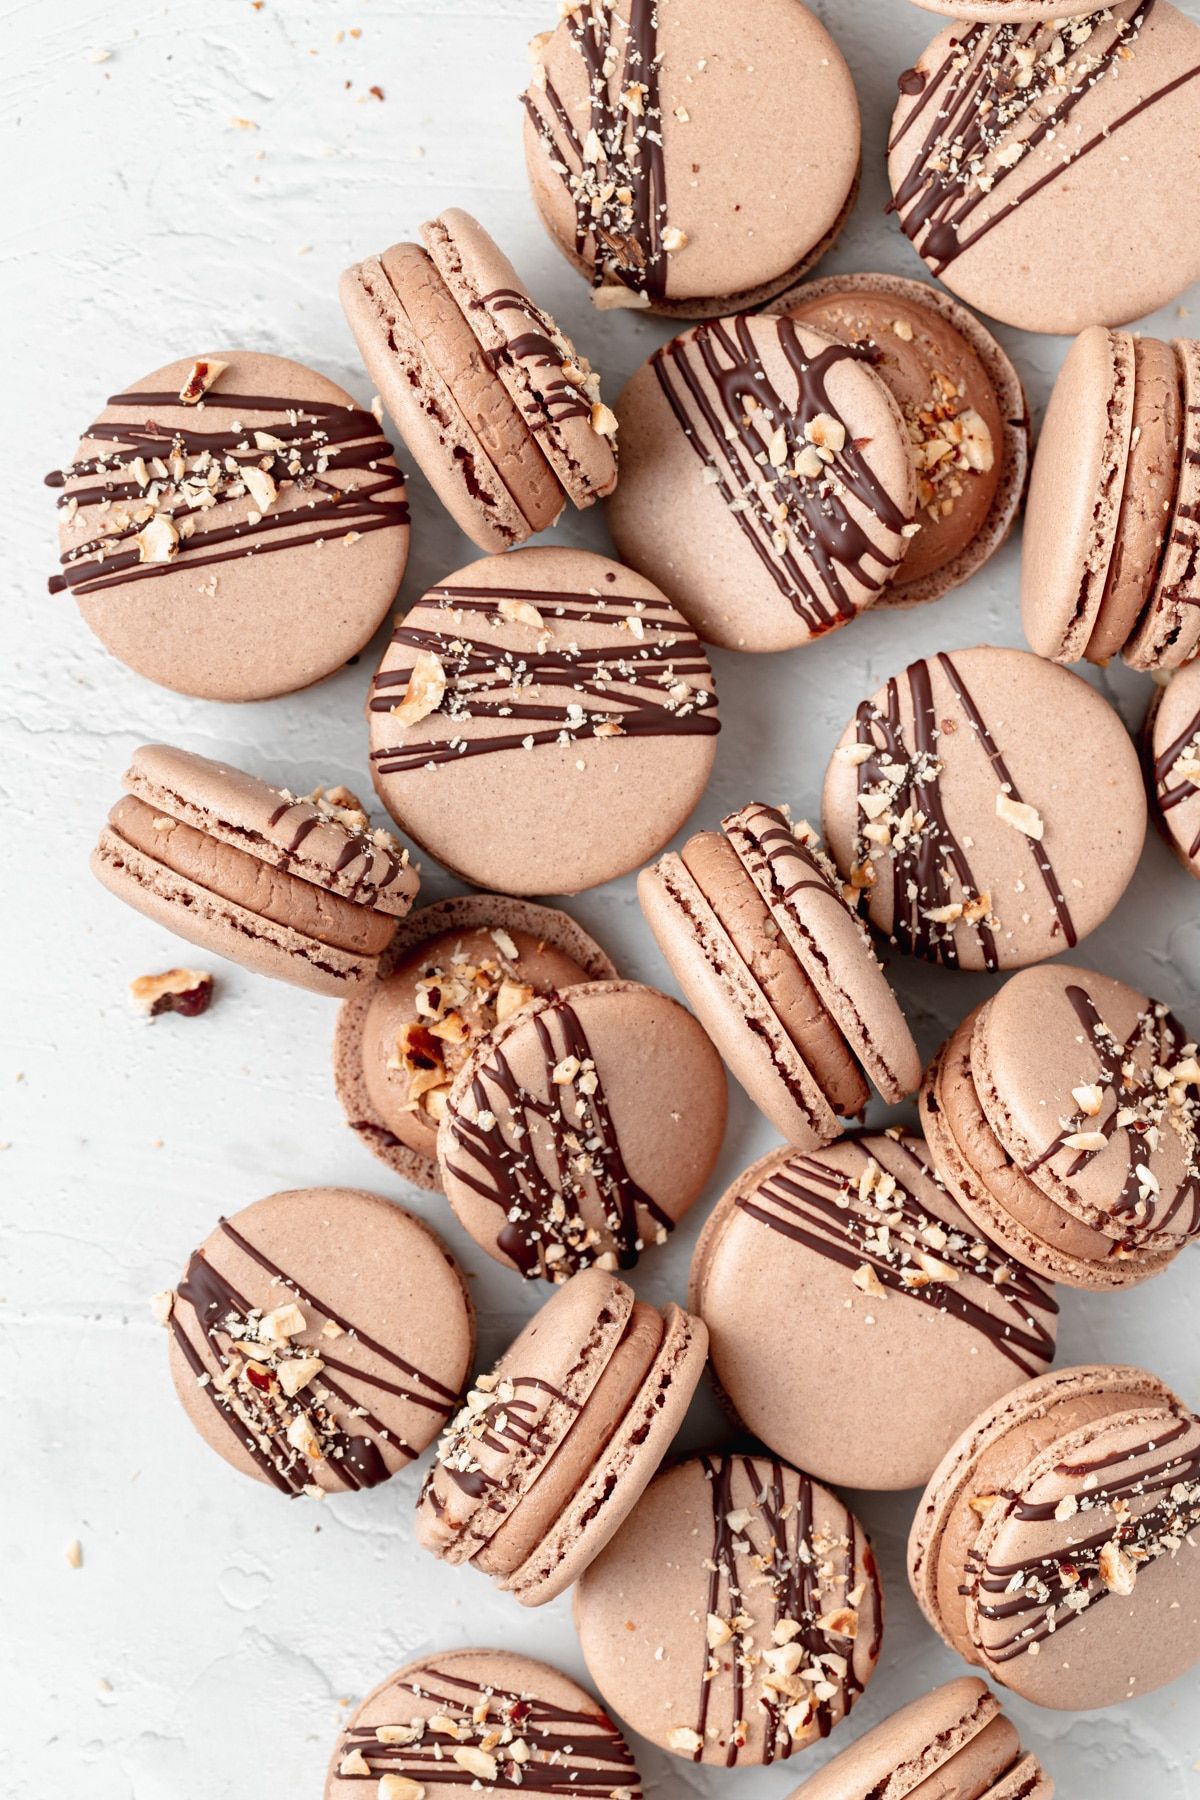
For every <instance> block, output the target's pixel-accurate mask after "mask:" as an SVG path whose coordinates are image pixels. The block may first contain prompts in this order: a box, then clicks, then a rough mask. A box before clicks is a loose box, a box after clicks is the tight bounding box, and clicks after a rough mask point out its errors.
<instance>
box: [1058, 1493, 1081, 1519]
mask: <svg viewBox="0 0 1200 1800" xmlns="http://www.w3.org/2000/svg"><path fill="white" fill-rule="evenodd" d="M1078 1511H1079V1502H1078V1500H1077V1499H1076V1498H1075V1496H1074V1494H1064V1495H1063V1497H1062V1499H1061V1500H1060V1501H1059V1503H1058V1505H1057V1506H1056V1507H1055V1509H1054V1516H1055V1518H1056V1519H1070V1518H1073V1517H1074V1516H1075V1514H1076V1513H1077V1512H1078Z"/></svg>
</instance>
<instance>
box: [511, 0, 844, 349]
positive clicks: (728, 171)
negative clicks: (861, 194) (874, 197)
mask: <svg viewBox="0 0 1200 1800" xmlns="http://www.w3.org/2000/svg"><path fill="white" fill-rule="evenodd" d="M561 11H562V19H561V22H560V23H559V25H558V26H557V28H556V29H555V30H554V31H551V32H547V33H544V34H543V35H542V36H541V37H538V38H535V39H534V41H533V44H532V46H531V49H532V54H533V58H534V67H533V77H532V80H531V81H530V84H529V87H528V88H527V90H526V92H525V94H524V95H523V97H522V98H523V101H524V106H525V159H526V163H527V165H528V169H529V179H530V184H531V186H532V189H533V198H534V203H535V205H536V206H537V209H538V212H539V214H540V215H541V219H542V223H543V224H544V225H545V227H546V229H547V231H548V232H549V233H550V236H551V237H552V239H553V240H554V242H555V243H556V244H557V245H558V247H559V249H560V250H561V251H562V252H563V254H564V255H565V256H566V257H568V258H569V259H570V261H571V262H572V263H573V264H574V266H575V267H576V268H577V269H578V270H579V272H580V274H581V275H583V276H585V277H586V279H587V280H588V281H590V282H591V284H592V297H593V299H594V300H595V303H596V305H597V306H599V307H612V306H629V307H648V308H649V309H650V310H652V311H654V312H658V313H666V314H671V315H674V316H682V317H684V318H692V319H695V318H707V317H711V316H713V315H719V314H722V313H730V312H736V311H737V310H738V309H739V308H741V307H745V308H750V307H752V306H757V305H759V304H761V302H762V301H764V300H767V299H769V298H770V296H771V295H772V294H776V293H778V292H779V290H780V289H781V288H782V287H785V286H786V285H787V284H788V283H789V282H792V281H796V280H798V279H799V278H800V276H801V275H802V274H803V273H804V271H805V269H807V268H810V267H811V266H812V264H813V263H814V262H816V261H817V260H818V258H819V257H821V256H823V255H824V253H825V251H826V250H828V249H829V248H830V246H831V245H832V244H833V242H834V240H835V239H836V237H837V235H838V233H839V232H840V230H841V228H842V225H843V224H844V222H845V220H846V219H847V217H848V216H849V213H850V209H851V207H852V206H853V203H854V197H855V194H856V192H857V189H858V173H859V162H860V151H861V129H860V124H859V114H858V99H857V96H856V94H855V91H854V81H853V78H852V77H851V74H850V70H849V68H848V67H847V65H846V61H845V58H844V57H843V56H842V53H841V51H840V50H839V49H838V47H837V45H836V43H835V42H834V40H833V39H832V37H830V35H829V33H828V31H827V30H826V29H825V27H824V25H822V23H821V22H820V20H819V19H817V18H816V17H815V16H814V15H813V13H811V12H810V11H809V9H808V8H807V7H806V6H803V5H801V4H800V0H757V4H756V5H755V6H753V7H735V8H730V7H729V6H727V5H725V4H724V3H723V0H655V4H653V5H649V4H646V0H598V3H597V4H588V5H587V6H582V5H572V6H569V7H563V8H562V9H561ZM815 121H819V122H820V125H819V129H814V122H815ZM781 169H786V170H787V171H788V179H787V181H781V180H780V178H779V171H780V170H781Z"/></svg>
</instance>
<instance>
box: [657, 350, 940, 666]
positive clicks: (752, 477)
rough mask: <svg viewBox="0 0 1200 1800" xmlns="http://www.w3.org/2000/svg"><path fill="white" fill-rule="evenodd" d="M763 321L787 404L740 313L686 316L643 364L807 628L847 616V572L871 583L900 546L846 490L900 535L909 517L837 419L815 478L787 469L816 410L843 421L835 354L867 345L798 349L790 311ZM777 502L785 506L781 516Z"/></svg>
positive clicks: (864, 356)
mask: <svg viewBox="0 0 1200 1800" xmlns="http://www.w3.org/2000/svg"><path fill="white" fill-rule="evenodd" d="M774 324H775V328H776V330H777V332H778V334H779V344H780V348H781V349H782V351H783V354H784V356H785V357H786V359H787V363H788V366H789V368H790V369H791V372H792V374H793V375H794V376H795V378H796V398H795V400H794V401H793V402H792V403H791V404H790V405H789V404H787V403H786V402H785V401H784V399H783V396H782V395H781V394H780V392H779V390H778V389H777V388H776V387H775V385H774V383H773V382H772V381H771V380H770V379H769V377H768V375H767V372H766V369H765V368H764V366H763V363H762V359H761V357H760V355H759V353H758V351H757V349H756V348H755V345H754V339H753V335H752V332H751V326H750V321H749V320H748V319H747V318H746V317H744V316H741V317H738V318H735V319H717V320H712V321H710V322H707V323H705V324H701V325H697V326H695V327H693V329H692V330H691V331H690V332H687V333H685V334H684V335H683V336H682V337H677V338H673V339H672V340H671V342H670V343H668V344H664V345H663V346H662V347H661V349H659V350H656V351H655V352H654V355H653V356H652V357H651V359H650V364H651V367H652V368H653V370H654V373H655V376H656V378H657V380H658V384H659V387H660V388H661V389H662V392H663V394H664V396H665V398H666V400H667V403H668V405H669V406H670V408H671V411H672V412H673V414H674V415H675V419H676V421H677V422H678V425H679V428H680V430H681V431H682V433H683V435H684V437H685V438H686V439H687V441H688V443H689V444H690V445H691V447H692V449H693V450H694V451H695V453H696V456H697V458H698V459H699V461H700V462H701V463H702V464H703V465H704V468H705V470H706V472H709V474H710V479H711V477H713V476H715V478H716V479H715V482H714V485H715V486H716V488H717V491H718V492H719V494H720V495H721V498H722V499H723V500H724V501H725V504H726V505H727V506H728V507H729V508H730V510H731V512H732V515H733V517H734V518H735V519H736V520H737V522H738V525H739V527H740V529H741V531H742V534H743V536H744V537H745V538H746V539H747V541H748V542H749V544H750V545H751V547H752V548H753V550H754V552H755V554H756V555H757V557H758V559H759V561H760V562H761V563H762V565H763V567H764V568H765V569H766V570H767V571H768V573H769V574H770V576H771V579H772V581H773V582H774V583H775V586H776V587H777V588H778V589H779V591H780V593H781V594H782V595H783V596H784V598H785V599H786V600H787V601H788V602H789V604H790V605H791V607H792V609H793V611H794V612H796V613H797V614H798V615H799V616H800V618H802V619H803V620H804V622H805V624H806V626H807V627H808V629H809V631H810V632H811V634H812V635H813V636H814V637H815V636H818V635H819V634H820V633H822V632H825V631H831V630H832V629H833V628H834V627H835V626H837V625H842V624H844V623H845V622H846V620H848V619H851V618H853V617H854V614H855V611H856V610H857V608H856V606H855V603H854V601H853V600H852V599H851V596H850V592H849V589H848V587H847V578H849V579H852V580H854V581H855V582H857V583H859V584H860V585H861V586H863V587H865V588H867V589H868V590H869V591H871V592H874V591H875V590H877V589H878V588H880V587H882V586H883V585H884V583H885V581H886V580H887V579H888V578H889V577H890V576H891V574H892V573H893V572H894V570H895V569H896V568H897V567H898V565H899V562H900V555H901V553H902V552H901V550H900V549H897V551H896V552H895V553H892V552H889V551H886V550H884V549H881V548H880V547H879V546H878V545H877V544H876V543H874V542H873V540H872V538H871V537H870V535H869V534H868V532H867V530H866V529H865V527H864V526H863V525H862V524H861V523H860V522H859V520H858V519H857V518H856V517H855V515H854V514H853V513H852V512H851V511H850V509H849V507H848V506H847V504H846V497H847V495H853V496H854V498H855V499H856V500H857V501H858V502H859V503H860V504H861V505H862V506H863V507H864V508H865V509H866V510H867V512H868V513H869V514H870V515H871V516H872V517H874V518H875V519H876V520H877V521H878V522H879V523H880V525H882V526H883V527H884V528H885V529H886V530H887V531H888V532H891V533H894V534H897V535H898V534H900V533H901V532H902V531H903V529H904V527H905V525H907V524H908V523H909V520H908V517H907V515H906V514H905V513H903V512H901V510H900V508H899V507H898V506H897V505H896V503H895V502H894V500H893V499H892V498H891V496H890V495H889V494H888V492H887V490H886V489H885V488H884V487H883V486H882V484H881V483H880V482H879V481H878V480H877V479H876V476H875V474H874V473H873V471H872V469H871V466H870V464H869V463H868V462H867V460H866V457H865V456H864V455H863V452H862V449H861V448H860V446H859V445H858V444H857V443H856V441H855V439H854V438H853V436H852V435H851V433H850V432H849V431H848V430H847V431H846V437H845V443H844V444H843V446H842V448H841V449H840V450H839V451H838V452H837V454H836V455H835V456H834V458H833V460H832V462H829V463H827V464H824V465H823V473H822V474H821V475H820V476H819V477H817V478H815V479H810V478H806V477H803V476H800V475H797V474H795V473H794V472H793V466H792V465H794V463H795V461H796V458H797V457H798V456H799V455H801V454H802V453H803V452H804V451H805V450H806V449H808V448H810V445H809V441H808V439H807V438H806V436H805V426H806V425H807V424H811V422H812V421H813V420H814V419H815V418H816V417H817V415H818V414H825V415H826V416H828V417H829V418H832V419H834V420H837V422H838V423H842V421H841V420H840V419H839V417H838V414H837V412H836V410H835V408H834V406H833V403H832V402H831V400H830V398H829V392H828V388H827V386H826V383H827V379H828V376H829V371H830V370H831V369H832V368H834V367H835V366H836V365H837V364H838V363H842V362H871V361H874V360H875V359H876V358H877V354H878V353H877V351H876V350H875V349H874V347H873V346H864V345H861V344H830V345H828V346H827V347H825V348H823V349H821V350H820V351H819V352H818V353H817V355H815V356H813V357H811V358H807V357H806V356H805V353H804V351H803V349H802V347H801V344H800V339H799V337H798V335H797V332H796V326H795V323H794V321H793V320H791V319H786V318H779V319H776V320H775V321H774ZM710 389H711V390H712V391H710ZM714 392H715V398H714ZM701 425H703V427H704V431H705V433H706V434H707V436H705V435H702V433H701V430H700V427H701ZM778 431H782V432H783V435H784V452H785V453H784V456H783V458H782V460H781V461H779V462H775V461H772V460H769V458H768V448H769V446H770V445H771V443H772V439H773V438H774V437H775V434H776V433H777V432H778ZM781 508H785V509H786V519H785V520H784V522H783V524H782V526H781V523H780V520H779V518H778V514H779V512H780V509H781ZM801 556H803V557H805V558H807V559H808V561H809V562H810V563H811V564H812V570H813V571H815V575H814V573H813V572H812V571H810V570H809V569H808V568H806V567H805V564H804V562H803V561H802V560H801ZM860 604H861V602H860Z"/></svg>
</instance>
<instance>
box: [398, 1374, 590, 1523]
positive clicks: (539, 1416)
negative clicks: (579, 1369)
mask: <svg viewBox="0 0 1200 1800" xmlns="http://www.w3.org/2000/svg"><path fill="white" fill-rule="evenodd" d="M498 1385H499V1386H501V1387H504V1386H507V1387H509V1388H511V1389H512V1393H511V1394H510V1396H509V1398H508V1399H507V1400H501V1399H495V1400H492V1401H491V1402H490V1403H489V1404H488V1405H487V1406H486V1407H485V1408H484V1409H483V1410H482V1411H481V1412H477V1413H471V1414H470V1415H469V1417H468V1418H467V1421H466V1426H465V1429H459V1428H457V1427H456V1426H454V1425H452V1426H450V1427H449V1429H448V1430H447V1432H446V1435H445V1438H444V1439H443V1441H442V1444H441V1445H440V1446H439V1448H438V1458H437V1466H438V1467H439V1468H441V1469H442V1470H444V1471H445V1474H446V1475H447V1477H448V1478H449V1480H451V1481H452V1482H453V1483H454V1485H455V1486H456V1487H458V1488H461V1489H462V1492H463V1493H464V1494H468V1495H469V1496H470V1497H471V1498H472V1499H481V1498H482V1497H483V1496H484V1495H485V1494H487V1493H490V1492H491V1490H492V1489H493V1488H495V1487H496V1486H497V1483H498V1481H499V1479H500V1478H499V1477H497V1476H493V1475H489V1474H488V1473H487V1472H486V1470H484V1469H481V1468H480V1466H479V1463H478V1461H477V1455H478V1452H479V1451H480V1450H489V1451H491V1453H492V1454H493V1455H494V1456H509V1455H512V1454H519V1455H522V1456H532V1457H534V1458H540V1457H542V1456H544V1455H545V1454H546V1450H547V1438H546V1430H547V1418H546V1413H547V1409H546V1407H545V1406H542V1405H539V1402H538V1396H540V1395H546V1396H547V1398H548V1399H550V1400H552V1401H555V1402H556V1403H557V1404H558V1405H560V1406H565V1407H567V1408H568V1409H569V1410H570V1411H571V1412H574V1413H577V1412H578V1411H579V1410H580V1408H579V1402H578V1401H577V1400H572V1399H570V1398H569V1396H568V1395H566V1394H564V1393H562V1392H561V1391H560V1390H559V1389H558V1388H556V1387H554V1386H552V1384H551V1383H550V1382H548V1381H543V1380H542V1379H541V1377H540V1376H537V1375H506V1376H504V1377H503V1378H502V1380H501V1381H500V1383H499V1384H498ZM464 1459H466V1460H464ZM433 1472H434V1473H436V1470H434V1471H433Z"/></svg>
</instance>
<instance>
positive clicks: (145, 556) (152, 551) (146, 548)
mask: <svg viewBox="0 0 1200 1800" xmlns="http://www.w3.org/2000/svg"><path fill="white" fill-rule="evenodd" d="M131 542H132V543H133V544H134V545H135V546H136V549H137V553H138V561H139V562H144V563H165V562H170V561H171V558H172V557H173V556H176V555H177V554H178V551H179V533H178V531H177V530H176V529H175V527H174V525H173V524H172V523H171V521H170V519H168V518H167V516H166V514H165V513H156V514H155V516H154V517H153V518H152V519H150V520H148V521H147V523H146V524H145V525H143V526H142V529H141V530H140V531H135V532H134V534H133V538H132V539H131Z"/></svg>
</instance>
